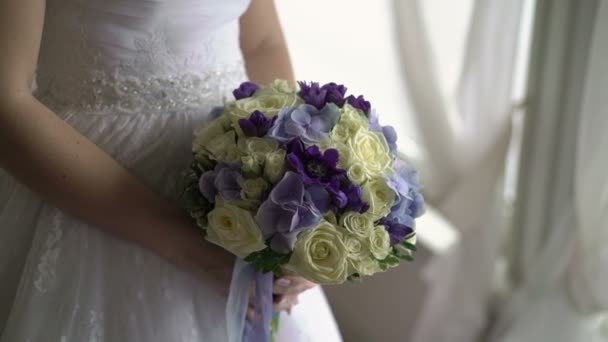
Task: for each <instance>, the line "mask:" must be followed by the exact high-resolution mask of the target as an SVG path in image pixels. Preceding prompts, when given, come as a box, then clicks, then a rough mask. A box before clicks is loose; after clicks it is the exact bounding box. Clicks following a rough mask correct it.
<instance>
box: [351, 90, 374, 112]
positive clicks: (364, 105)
mask: <svg viewBox="0 0 608 342" xmlns="http://www.w3.org/2000/svg"><path fill="white" fill-rule="evenodd" d="M346 102H348V104H350V105H351V106H353V107H355V108H357V109H360V110H362V111H363V112H364V113H365V114H366V115H369V112H370V110H371V108H372V106H371V104H370V103H369V102H368V101H366V100H365V99H364V98H363V95H359V96H358V97H354V96H353V95H351V96H349V97H347V98H346Z"/></svg>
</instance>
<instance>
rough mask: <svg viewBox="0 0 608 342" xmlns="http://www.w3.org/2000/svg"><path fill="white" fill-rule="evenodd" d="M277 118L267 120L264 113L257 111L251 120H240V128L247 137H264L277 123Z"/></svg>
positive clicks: (252, 114) (250, 117) (251, 116)
mask: <svg viewBox="0 0 608 342" xmlns="http://www.w3.org/2000/svg"><path fill="white" fill-rule="evenodd" d="M276 118H277V117H276V116H275V117H274V118H272V119H269V118H267V117H266V116H265V115H264V114H263V113H262V112H260V111H258V110H256V111H255V112H253V113H251V115H250V116H249V119H239V126H240V127H241V129H242V130H243V133H244V134H245V136H246V137H260V138H261V137H263V136H265V135H266V133H268V130H269V129H270V127H272V125H273V124H274V122H275V121H276Z"/></svg>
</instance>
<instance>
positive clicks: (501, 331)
mask: <svg viewBox="0 0 608 342" xmlns="http://www.w3.org/2000/svg"><path fill="white" fill-rule="evenodd" d="M573 3H574V8H576V9H577V10H579V11H581V10H582V9H583V8H585V7H587V8H588V10H587V12H588V15H587V16H585V17H584V18H581V19H580V20H581V21H583V22H587V23H588V22H591V23H592V25H593V29H592V30H590V31H589V34H588V35H586V36H583V37H577V36H576V34H575V35H571V34H567V35H564V36H563V38H562V39H563V41H564V42H566V43H565V44H562V45H563V46H566V47H568V46H571V45H568V39H570V40H572V39H579V40H581V39H589V41H590V44H589V46H590V48H589V54H588V58H587V57H585V58H584V59H583V61H582V62H581V63H580V64H581V65H583V66H586V67H583V68H582V69H583V70H581V71H580V72H578V71H575V72H576V73H579V74H580V76H581V77H582V78H583V81H582V82H581V83H582V85H583V88H582V101H580V105H578V106H577V107H576V108H574V110H572V112H571V113H569V115H568V116H566V117H564V119H563V121H564V122H565V121H569V120H574V122H575V123H576V124H577V125H576V126H577V127H578V128H577V130H575V131H574V132H565V133H566V134H565V135H567V134H572V135H573V137H574V138H573V142H576V147H575V148H572V150H571V151H570V149H569V148H563V149H560V150H558V151H557V156H558V157H557V158H561V159H571V160H572V163H573V166H572V167H571V171H569V179H566V181H565V182H562V183H561V184H565V185H564V186H567V187H568V188H567V190H568V192H567V194H566V196H563V197H564V198H565V199H566V200H564V201H559V202H558V203H560V205H559V207H558V208H557V209H556V210H553V212H555V213H558V214H557V215H556V217H555V218H554V222H556V224H555V225H553V226H551V227H545V228H548V229H545V230H544V231H545V232H546V235H545V236H544V239H545V240H546V242H545V243H544V244H543V246H542V248H538V249H534V250H532V251H530V252H529V254H530V255H531V257H529V258H528V259H529V260H531V262H529V263H527V265H523V267H522V270H523V274H525V275H526V276H525V277H524V282H523V284H521V286H520V287H519V288H518V290H517V291H516V292H515V293H514V295H513V296H512V297H511V298H510V300H509V302H508V303H507V305H506V306H505V309H504V311H503V313H502V315H501V317H500V319H499V320H498V324H497V325H496V326H495V328H494V331H493V332H492V334H491V338H490V339H489V340H488V341H492V342H527V341H552V342H578V341H581V342H600V341H608V154H606V148H607V147H608V134H607V132H608V113H607V110H606V108H608V97H607V96H606V89H608V64H607V63H606V60H607V59H608V1H605V0H599V1H586V2H584V3H577V2H573ZM589 6H591V8H589ZM569 12H570V11H569ZM593 20H595V22H594V23H593ZM579 25H580V21H579ZM573 31H574V29H570V30H568V32H573ZM574 55H575V54H574ZM585 56H586V55H585ZM571 59H575V58H571ZM573 63H574V64H576V60H575V62H573ZM574 68H575V69H576V66H575V67H574ZM565 72H566V71H564V73H565ZM562 88H563V89H565V90H566V91H576V90H573V89H572V87H568V84H563V85H562ZM564 96H565V97H567V96H568V94H566V95H564ZM570 102H572V101H570ZM533 114H541V113H533ZM545 114H552V113H545ZM562 126H564V123H562ZM565 135H563V136H562V137H560V138H561V139H564V138H566V139H567V137H565ZM546 172H547V175H546V176H547V179H550V178H555V175H556V174H557V172H558V171H557V170H553V169H547V171H546ZM558 197H559V194H558ZM549 212H551V210H550V211H549ZM539 214H540V213H539ZM523 234H524V239H525V238H526V237H530V238H533V237H532V236H527V235H531V233H530V232H524V233H523Z"/></svg>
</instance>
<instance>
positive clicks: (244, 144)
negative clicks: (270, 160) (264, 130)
mask: <svg viewBox="0 0 608 342" xmlns="http://www.w3.org/2000/svg"><path fill="white" fill-rule="evenodd" d="M278 148H279V143H278V142H277V141H276V140H274V139H270V138H257V137H253V138H241V139H239V149H240V150H241V151H242V152H243V154H245V155H251V156H253V157H254V158H255V159H256V160H257V161H258V162H260V163H261V162H263V161H264V159H265V158H266V155H268V154H269V153H272V152H275V151H276V150H277V149H278Z"/></svg>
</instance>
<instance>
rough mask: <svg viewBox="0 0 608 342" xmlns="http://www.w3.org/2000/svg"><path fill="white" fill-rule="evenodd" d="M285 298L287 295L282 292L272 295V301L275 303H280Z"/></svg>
mask: <svg viewBox="0 0 608 342" xmlns="http://www.w3.org/2000/svg"><path fill="white" fill-rule="evenodd" d="M283 298H285V295H282V294H273V295H272V302H273V303H275V304H276V303H280V302H281V301H282V300H283Z"/></svg>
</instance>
